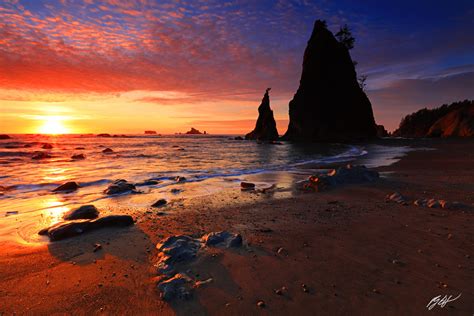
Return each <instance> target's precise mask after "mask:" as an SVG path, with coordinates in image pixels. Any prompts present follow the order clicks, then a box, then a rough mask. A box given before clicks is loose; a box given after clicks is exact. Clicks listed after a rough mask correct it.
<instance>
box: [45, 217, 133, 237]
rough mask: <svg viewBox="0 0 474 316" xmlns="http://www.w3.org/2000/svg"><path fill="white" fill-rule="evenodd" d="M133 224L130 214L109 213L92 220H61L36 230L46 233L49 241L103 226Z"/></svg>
mask: <svg viewBox="0 0 474 316" xmlns="http://www.w3.org/2000/svg"><path fill="white" fill-rule="evenodd" d="M130 225H133V218H132V217H131V216H130V215H109V216H105V217H101V218H98V219H93V220H83V221H74V222H61V223H58V224H55V225H53V226H51V227H48V228H44V229H42V230H40V231H39V232H38V234H39V235H47V236H48V237H49V239H50V240H51V241H57V240H62V239H66V238H70V237H74V236H78V235H82V234H84V233H86V232H89V231H93V230H97V229H101V228H105V227H125V226H130Z"/></svg>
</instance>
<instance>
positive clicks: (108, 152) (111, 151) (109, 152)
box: [102, 148, 114, 154]
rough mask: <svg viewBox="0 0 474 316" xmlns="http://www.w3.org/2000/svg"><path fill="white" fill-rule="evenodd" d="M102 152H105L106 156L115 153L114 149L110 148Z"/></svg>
mask: <svg viewBox="0 0 474 316" xmlns="http://www.w3.org/2000/svg"><path fill="white" fill-rule="evenodd" d="M102 152H103V153H104V154H111V153H113V152H114V151H113V150H112V149H110V148H105V149H104V150H102Z"/></svg>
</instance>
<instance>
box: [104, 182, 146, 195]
mask: <svg viewBox="0 0 474 316" xmlns="http://www.w3.org/2000/svg"><path fill="white" fill-rule="evenodd" d="M126 192H129V193H138V191H137V190H136V187H135V185H134V184H132V183H129V182H127V180H123V179H120V180H115V181H114V182H113V183H112V184H111V185H109V187H108V188H107V189H105V191H104V193H105V194H107V195H113V194H120V193H126Z"/></svg>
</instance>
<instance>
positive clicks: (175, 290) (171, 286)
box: [158, 273, 192, 301]
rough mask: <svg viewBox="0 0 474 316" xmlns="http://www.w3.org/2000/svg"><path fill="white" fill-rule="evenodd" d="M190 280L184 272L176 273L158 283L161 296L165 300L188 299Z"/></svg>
mask: <svg viewBox="0 0 474 316" xmlns="http://www.w3.org/2000/svg"><path fill="white" fill-rule="evenodd" d="M191 283H192V280H191V279H190V278H189V277H188V276H186V275H185V274H181V273H178V274H176V275H175V276H173V277H172V278H170V279H167V280H165V281H162V282H160V283H158V289H159V290H160V291H161V297H162V298H163V300H165V301H172V300H174V299H188V298H190V296H191V292H190V291H191V286H190V285H191Z"/></svg>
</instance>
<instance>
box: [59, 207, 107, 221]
mask: <svg viewBox="0 0 474 316" xmlns="http://www.w3.org/2000/svg"><path fill="white" fill-rule="evenodd" d="M97 217H99V210H98V209H97V208H96V207H95V206H94V205H83V206H81V207H79V208H76V209H74V210H70V211H69V212H66V213H65V214H64V216H63V219H65V220H68V221H70V220H75V219H94V218H97Z"/></svg>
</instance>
